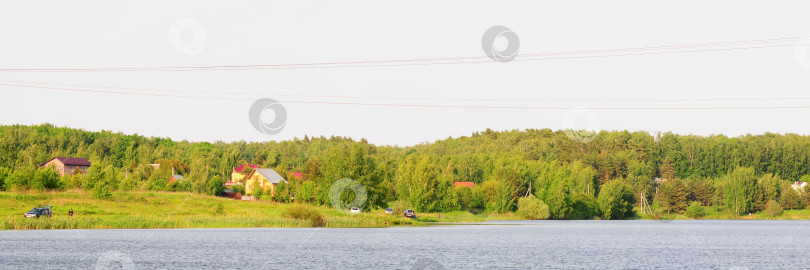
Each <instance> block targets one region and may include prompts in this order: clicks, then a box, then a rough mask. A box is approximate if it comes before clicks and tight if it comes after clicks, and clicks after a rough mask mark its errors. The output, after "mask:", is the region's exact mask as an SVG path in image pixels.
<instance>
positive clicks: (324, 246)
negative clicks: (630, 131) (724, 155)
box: [0, 220, 810, 269]
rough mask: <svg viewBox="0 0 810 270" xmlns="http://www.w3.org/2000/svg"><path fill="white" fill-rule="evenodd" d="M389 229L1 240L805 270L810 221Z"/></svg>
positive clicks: (77, 233)
mask: <svg viewBox="0 0 810 270" xmlns="http://www.w3.org/2000/svg"><path fill="white" fill-rule="evenodd" d="M491 223H493V224H495V225H463V226H460V225H455V226H454V225H449V226H448V225H442V226H431V227H418V228H412V227H396V228H383V229H324V228H317V229H281V228H278V229H275V228H266V229H265V228H262V229H182V230H53V231H0V243H1V244H0V261H2V263H1V264H0V265H2V267H1V268H3V269H19V268H37V269H49V268H54V269H65V268H68V269H71V268H82V269H87V268H95V267H97V266H99V267H101V268H123V269H127V268H133V267H134V268H136V269H155V268H159V269H165V268H171V269H200V268H218V269H219V268H242V269H246V268H259V269H322V268H330V269H335V268H338V269H342V268H345V269H358V268H361V269H526V268H580V269H581V268H588V269H591V268H600V269H604V268H622V269H624V268H642V269H649V268H689V269H694V268H713V269H762V268H775V269H796V268H806V267H808V265H810V259H808V257H809V256H807V251H808V248H807V247H808V244H810V234H808V232H810V223H808V222H806V221H741V220H728V221H713V220H696V221H673V222H668V223H662V222H656V221H499V222H491Z"/></svg>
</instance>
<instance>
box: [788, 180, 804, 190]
mask: <svg viewBox="0 0 810 270" xmlns="http://www.w3.org/2000/svg"><path fill="white" fill-rule="evenodd" d="M806 186H807V182H799V181H796V182H794V183H793V185H790V187H792V188H793V190H795V191H798V192H803V191H804V187H806Z"/></svg>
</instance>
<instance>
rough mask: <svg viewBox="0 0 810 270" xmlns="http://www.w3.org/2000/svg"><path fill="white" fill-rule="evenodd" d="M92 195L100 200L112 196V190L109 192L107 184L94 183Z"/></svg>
mask: <svg viewBox="0 0 810 270" xmlns="http://www.w3.org/2000/svg"><path fill="white" fill-rule="evenodd" d="M93 197H95V198H97V199H102V200H106V199H110V198H112V192H110V187H109V186H107V185H96V186H95V187H93Z"/></svg>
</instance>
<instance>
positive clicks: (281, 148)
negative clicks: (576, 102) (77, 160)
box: [0, 124, 810, 219]
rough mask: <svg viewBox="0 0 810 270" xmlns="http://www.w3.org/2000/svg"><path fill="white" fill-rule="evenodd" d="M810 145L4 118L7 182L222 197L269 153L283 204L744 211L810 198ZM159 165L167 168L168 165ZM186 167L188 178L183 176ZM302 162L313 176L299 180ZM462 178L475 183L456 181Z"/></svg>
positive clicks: (548, 214)
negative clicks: (149, 133) (187, 133)
mask: <svg viewBox="0 0 810 270" xmlns="http://www.w3.org/2000/svg"><path fill="white" fill-rule="evenodd" d="M808 152H810V137H807V136H801V135H795V134H786V135H780V134H771V133H766V134H764V135H746V136H740V137H732V138H730V137H726V136H722V135H713V136H706V137H701V136H693V135H677V134H672V133H660V134H649V133H647V132H628V131H601V132H599V133H598V135H597V136H596V137H595V139H594V140H593V141H591V142H589V143H583V142H580V141H578V140H575V139H572V138H571V137H569V136H568V135H567V134H566V132H565V131H552V130H549V129H528V130H511V131H501V132H498V131H492V130H489V129H487V130H486V131H483V132H476V133H473V134H471V135H470V136H463V137H458V138H447V139H444V140H438V141H435V142H433V143H422V144H418V145H414V146H408V147H399V146H376V145H373V144H370V143H368V142H367V141H366V140H365V139H361V140H353V139H351V138H345V137H338V136H332V137H329V138H326V137H312V138H310V137H308V136H304V138H296V139H294V140H288V141H280V142H276V141H268V142H245V141H239V142H230V143H226V142H221V141H218V142H188V141H174V140H171V139H168V138H156V137H145V136H140V135H137V134H133V135H127V134H121V133H113V132H110V131H101V132H91V131H84V130H79V129H71V128H65V127H55V126H53V125H50V124H42V125H33V126H24V125H12V126H0V189H2V190H7V191H19V190H65V189H73V188H81V189H85V190H88V191H92V192H93V194H94V195H96V196H98V197H100V198H107V197H110V196H111V193H112V192H114V191H134V190H161V191H185V192H196V193H202V194H211V195H221V194H222V192H223V184H224V183H225V182H226V181H227V180H228V179H230V173H231V171H232V170H233V168H234V167H238V166H240V165H243V164H256V165H259V166H261V167H262V168H273V169H275V170H276V171H277V172H279V173H280V174H281V175H282V176H285V178H286V179H287V180H288V181H289V183H287V184H281V185H279V186H278V187H277V189H276V191H277V192H276V194H274V196H272V197H270V198H271V199H274V200H277V201H283V202H290V201H296V202H302V203H310V204H318V205H330V204H331V202H330V201H329V192H330V188H331V187H332V184H333V183H334V182H335V181H337V180H338V179H342V178H349V179H352V180H354V181H357V182H358V183H360V184H361V185H362V186H363V188H364V189H365V190H366V194H367V200H366V205H365V207H366V209H376V208H385V207H388V206H390V205H393V204H395V203H396V204H398V205H406V206H407V207H410V208H413V209H414V210H416V211H422V212H448V211H469V212H473V213H482V212H489V213H505V212H518V213H534V214H531V215H532V216H536V217H538V218H551V219H590V218H594V217H600V218H605V219H623V218H629V217H632V216H634V215H636V212H634V207H635V206H636V205H638V203H639V202H640V201H641V200H647V201H649V203H650V204H652V205H653V206H654V208H655V209H656V210H658V211H661V212H665V213H673V212H675V213H687V212H688V211H689V210H690V208H695V209H697V208H696V207H706V206H723V207H725V208H726V209H728V211H729V212H730V213H733V214H735V215H743V214H747V213H751V212H756V211H762V210H765V209H766V206H767V205H768V204H769V202H772V203H771V204H774V203H776V204H778V205H779V206H781V207H783V208H789V209H797V208H803V207H806V206H807V205H808V202H810V198H808V196H807V194H810V193H808V192H804V191H803V190H795V189H793V188H792V187H791V186H790V184H792V183H793V182H794V181H809V182H810V176H808V174H810V172H809V171H808V169H810V166H808V165H809V164H810V153H808ZM57 156H72V157H84V158H87V159H88V160H90V161H91V162H92V163H93V166H91V167H90V169H89V171H88V174H85V175H73V176H62V177H60V176H59V175H58V174H56V172H55V171H53V170H52V169H47V168H40V167H39V165H40V164H41V163H43V162H45V161H47V160H49V159H50V158H52V157H57ZM153 163H158V164H161V166H160V167H159V169H154V167H152V166H151V165H149V164H153ZM172 171H174V172H175V173H176V174H181V175H183V176H184V177H185V180H183V181H175V182H171V183H169V181H168V180H169V178H170V177H171V173H172ZM292 172H302V177H301V178H300V179H299V178H296V177H291V173H292ZM655 178H663V179H667V181H653V179H655ZM455 182H473V183H474V187H473V188H468V187H455V185H454V183H455ZM353 196H354V195H353V193H347V194H344V196H343V199H345V200H348V201H351V200H352V199H353ZM521 201H523V202H522V203H521ZM519 208H525V209H523V210H522V211H519V210H521V209H519ZM531 209H533V210H531ZM541 210H542V211H541ZM693 210H694V209H693ZM538 211H539V212H538ZM538 213H539V214H538ZM687 214H688V213H687ZM526 215H529V214H526Z"/></svg>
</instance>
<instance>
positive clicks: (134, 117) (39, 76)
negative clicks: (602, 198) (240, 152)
mask: <svg viewBox="0 0 810 270" xmlns="http://www.w3.org/2000/svg"><path fill="white" fill-rule="evenodd" d="M808 11H810V2H807V1H778V2H774V1H768V2H764V1H736V0H735V1H677V2H676V1H660V2H659V1H499V2H492V1H439V2H436V1H408V2H407V3H406V2H391V1H131V2H129V3H123V4H122V3H113V2H111V1H48V0H43V1H10V2H5V3H2V4H0V36H1V37H2V39H0V41H2V42H0V115H2V117H0V124H2V125H11V124H24V125H31V124H41V123H51V124H54V125H56V126H67V127H71V128H79V129H85V130H91V131H98V130H111V131H114V132H123V133H125V134H135V133H136V134H140V135H145V136H155V137H170V138H172V139H174V140H189V141H211V142H213V141H226V142H229V141H240V140H245V141H280V140H288V139H292V138H295V137H298V138H303V137H304V135H308V136H326V137H329V136H332V135H336V136H346V137H351V138H355V139H358V140H359V139H360V138H366V139H367V140H368V141H369V142H371V143H375V144H379V145H399V146H407V145H414V144H419V143H422V142H433V141H435V140H441V139H445V138H448V137H459V136H469V135H470V134H472V133H473V132H476V131H483V130H486V129H488V128H489V129H493V130H513V129H519V130H522V129H530V128H531V129H543V128H550V129H553V130H557V129H588V130H631V131H649V132H651V133H655V132H674V133H678V134H697V135H711V134H724V135H727V136H739V135H744V134H761V133H765V132H774V133H798V134H810V132H808V130H810V117H809V116H810V108H808V107H810V53H808V52H810V45H807V44H810V16H807V14H808ZM493 26H503V27H505V28H508V29H510V30H511V32H512V33H513V34H514V35H515V36H517V37H518V38H519V47H518V48H519V53H518V55H516V56H515V58H514V60H512V61H505V62H500V61H497V59H490V58H488V57H487V56H486V55H487V54H486V52H485V49H484V47H485V46H484V45H482V39H483V37H484V35H485V33H486V32H487V30H488V29H490V28H492V27H493ZM804 37H807V38H804ZM763 40H766V41H767V42H765V41H763ZM754 41H756V43H754ZM718 43H723V44H720V45H718ZM517 44H518V43H515V42H513V41H512V40H509V39H508V38H506V37H505V36H502V37H499V38H496V39H495V41H494V42H493V44H492V46H494V48H496V50H502V49H504V48H507V47H510V46H516V45H517ZM698 44H702V45H698ZM706 44H709V45H706ZM712 44H713V45H712ZM684 45H690V46H684ZM666 46H669V47H666ZM672 46H680V47H672ZM651 47H654V48H651ZM662 47H663V48H662ZM638 48H647V49H638ZM628 49H633V50H628ZM604 50H615V51H607V52H606V51H604ZM594 51H597V52H594ZM538 55H539V56H538ZM543 55H545V56H543ZM463 57H472V59H475V61H470V60H447V59H446V58H454V59H455V58H461V59H470V58H463ZM419 59H422V60H419ZM424 59H433V60H424ZM436 59H439V60H436ZM442 59H444V60H442ZM392 60H393V61H392ZM358 61H359V62H362V63H356V62H358ZM369 61H383V62H371V63H370V62H369ZM386 61H387V62H386ZM330 62H341V63H342V62H351V63H344V64H332V65H329V64H319V63H330ZM375 63H376V64H375ZM380 63H382V64H380ZM402 63H410V64H407V65H405V64H402ZM290 64H300V65H298V66H290ZM246 65H282V66H281V67H284V68H273V69H244V68H239V69H227V68H225V69H213V70H180V71H178V70H166V69H154V68H158V67H209V66H246ZM277 67H278V66H277ZM290 67H294V68H290ZM88 68H89V69H95V68H146V69H145V70H139V71H100V70H97V69H95V70H92V71H88V70H77V69H88ZM22 69H24V71H23V70H22ZM49 69H62V70H49ZM102 87H107V88H102ZM263 98H268V99H272V100H276V101H277V102H278V104H280V105H281V107H282V108H283V109H284V111H285V112H286V114H282V113H280V112H279V113H274V111H273V110H263V111H261V115H260V116H259V117H258V118H259V119H261V121H262V122H263V123H266V124H267V123H270V122H272V121H273V120H277V119H279V117H280V116H279V115H286V117H284V118H283V119H282V120H284V121H280V122H275V124H278V123H282V122H283V125H277V126H275V127H273V129H272V130H271V131H269V132H268V131H267V130H264V131H262V130H260V129H257V128H256V126H255V125H254V123H255V120H254V122H251V117H250V114H251V106H253V104H254V103H255V102H256V101H257V100H260V99H263ZM273 108H278V107H273ZM275 124H274V125H275Z"/></svg>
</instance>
